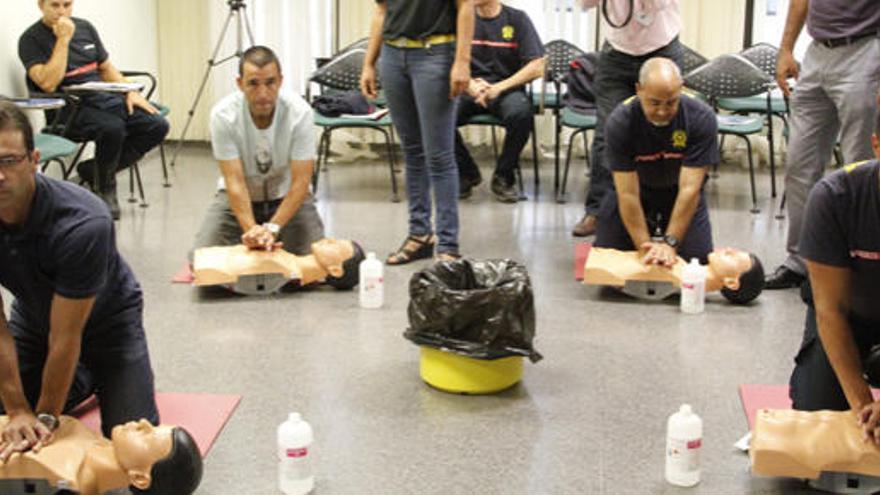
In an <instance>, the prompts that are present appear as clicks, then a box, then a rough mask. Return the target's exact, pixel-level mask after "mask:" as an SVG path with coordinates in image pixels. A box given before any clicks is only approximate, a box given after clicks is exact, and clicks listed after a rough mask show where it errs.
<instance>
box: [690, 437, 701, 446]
mask: <svg viewBox="0 0 880 495" xmlns="http://www.w3.org/2000/svg"><path fill="white" fill-rule="evenodd" d="M701 445H703V439H702V438H698V439H696V440H690V441H688V448H689V449H698V448H700V446H701Z"/></svg>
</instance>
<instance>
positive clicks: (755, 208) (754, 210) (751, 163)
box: [736, 134, 761, 213]
mask: <svg viewBox="0 0 880 495" xmlns="http://www.w3.org/2000/svg"><path fill="white" fill-rule="evenodd" d="M736 136H739V137H741V138H743V140H745V142H746V153H748V157H749V181H750V182H751V185H752V209H751V210H750V211H751V212H752V213H760V212H761V210H760V208H758V193H757V192H756V190H755V161H754V159H753V158H752V143H751V141H749V137H748V136H743V135H742V134H736Z"/></svg>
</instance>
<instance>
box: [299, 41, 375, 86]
mask: <svg viewBox="0 0 880 495" xmlns="http://www.w3.org/2000/svg"><path fill="white" fill-rule="evenodd" d="M366 54H367V50H366V49H365V48H357V47H355V48H350V49H348V50H345V51H342V52H340V53H339V54H337V55H336V56H334V57H333V58H332V59H331V60H330V61H329V62H327V63H326V64H324V65H322V66H321V67H320V68H319V69H318V70H316V71H315V72H314V73H313V74H312V77H310V78H309V81H311V82H314V83H317V84H319V85H321V86H322V87H324V86H326V87H328V88H333V89H339V90H342V91H350V90H357V89H359V88H360V80H361V68H362V67H363V65H364V58H365V57H366Z"/></svg>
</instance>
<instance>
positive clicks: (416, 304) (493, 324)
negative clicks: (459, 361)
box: [403, 259, 541, 362]
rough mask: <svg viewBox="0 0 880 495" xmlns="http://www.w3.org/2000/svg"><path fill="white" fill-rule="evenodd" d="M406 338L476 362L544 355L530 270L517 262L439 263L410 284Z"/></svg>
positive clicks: (467, 261) (418, 273)
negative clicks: (537, 345) (535, 343)
mask: <svg viewBox="0 0 880 495" xmlns="http://www.w3.org/2000/svg"><path fill="white" fill-rule="evenodd" d="M409 296H410V301H409V324H410V328H409V329H407V331H406V332H405V333H404V334H403V335H404V337H406V338H408V339H409V340H411V341H413V342H415V343H416V344H418V345H424V346H429V347H433V348H436V349H441V350H444V351H451V352H454V353H456V354H460V355H462V356H467V357H471V358H476V359H498V358H503V357H507V356H526V357H528V358H529V359H530V360H531V361H532V362H537V361H539V360H540V359H541V355H540V354H539V353H538V352H537V351H535V349H534V348H533V347H532V339H533V338H534V337H535V301H534V297H533V295H532V282H531V280H529V274H528V272H526V268H525V267H524V266H522V265H520V264H519V263H517V262H515V261H512V260H486V261H476V260H467V259H461V260H456V261H449V262H444V263H435V264H434V265H433V266H431V267H430V268H426V269H424V270H421V271H420V272H417V273H416V274H415V275H413V277H412V279H410V281H409Z"/></svg>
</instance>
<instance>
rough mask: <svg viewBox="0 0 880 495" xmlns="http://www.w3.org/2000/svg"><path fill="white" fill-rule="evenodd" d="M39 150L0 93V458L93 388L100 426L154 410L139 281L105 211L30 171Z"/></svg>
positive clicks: (33, 438)
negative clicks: (6, 309) (0, 294)
mask: <svg viewBox="0 0 880 495" xmlns="http://www.w3.org/2000/svg"><path fill="white" fill-rule="evenodd" d="M39 157H40V152H39V151H36V150H35V149H34V139H33V131H32V130H31V127H30V123H29V122H28V120H27V118H26V117H25V116H24V114H22V112H21V111H20V110H19V109H18V108H16V107H15V106H14V105H11V104H9V103H3V102H0V285H2V286H3V287H4V288H6V289H7V290H8V291H9V292H11V293H12V294H13V295H14V296H15V300H14V301H13V303H12V309H11V311H10V315H9V319H8V321H7V319H6V315H5V314H4V313H3V312H2V311H0V400H2V405H3V410H4V411H5V413H6V414H8V415H9V423H8V424H7V425H6V426H5V427H4V428H3V429H2V432H0V463H2V462H5V461H6V459H8V457H9V455H11V454H12V453H14V452H25V451H28V450H30V449H32V448H37V449H38V448H39V447H40V446H42V445H45V444H47V443H49V442H51V431H52V429H53V427H56V426H57V424H58V423H57V418H58V415H59V414H61V413H62V412H67V411H70V410H71V409H72V408H73V407H74V406H76V405H77V404H78V403H80V402H81V401H83V400H84V399H86V398H88V397H89V396H90V395H91V394H92V393H93V392H94V393H95V394H96V395H97V397H98V403H99V405H100V406H101V429H102V431H103V432H104V435H106V436H108V437H109V436H110V430H111V429H112V428H113V426H115V425H119V424H122V423H126V422H128V421H132V420H139V419H147V420H149V421H150V422H152V423H153V424H158V422H159V413H158V411H157V409H156V401H155V397H154V391H153V371H152V369H151V366H150V356H149V353H148V351H147V342H146V338H145V336H144V329H143V297H142V294H141V288H140V285H139V284H138V282H137V280H136V279H135V278H134V275H133V274H132V272H131V269H130V268H129V267H128V265H127V264H126V263H125V261H124V260H123V259H122V257H121V256H120V255H119V252H118V251H117V250H116V238H115V233H114V229H113V220H112V218H111V217H110V212H109V211H108V210H107V207H106V206H105V205H104V203H102V202H101V200H99V199H98V198H97V197H95V196H94V195H93V194H91V193H89V192H88V191H86V190H85V189H83V188H82V187H80V186H77V185H75V184H72V183H70V182H66V181H58V180H55V179H52V178H49V177H46V176H44V175H42V174H37V173H36V170H37V163H38V162H39ZM0 307H2V301H0Z"/></svg>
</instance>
